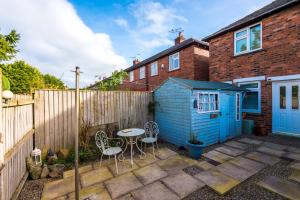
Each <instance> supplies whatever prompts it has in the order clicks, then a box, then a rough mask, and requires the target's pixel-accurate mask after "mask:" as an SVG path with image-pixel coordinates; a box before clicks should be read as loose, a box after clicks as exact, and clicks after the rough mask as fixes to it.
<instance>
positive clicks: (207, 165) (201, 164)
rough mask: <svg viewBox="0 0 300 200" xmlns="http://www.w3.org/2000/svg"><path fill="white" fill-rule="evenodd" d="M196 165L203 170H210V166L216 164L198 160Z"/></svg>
mask: <svg viewBox="0 0 300 200" xmlns="http://www.w3.org/2000/svg"><path fill="white" fill-rule="evenodd" d="M196 166H197V167H199V168H200V169H203V170H209V169H210V168H212V167H214V165H212V164H210V163H209V162H207V161H205V160H204V161H200V162H198V163H197V164H196Z"/></svg>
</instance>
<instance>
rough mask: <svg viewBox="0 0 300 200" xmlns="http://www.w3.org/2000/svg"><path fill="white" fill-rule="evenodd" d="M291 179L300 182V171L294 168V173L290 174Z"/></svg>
mask: <svg viewBox="0 0 300 200" xmlns="http://www.w3.org/2000/svg"><path fill="white" fill-rule="evenodd" d="M289 179H290V180H293V181H296V182H298V183H300V171H299V170H294V171H293V172H292V174H291V175H290V176H289ZM299 189H300V188H299Z"/></svg>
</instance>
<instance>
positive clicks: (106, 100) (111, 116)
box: [34, 90, 152, 151]
mask: <svg viewBox="0 0 300 200" xmlns="http://www.w3.org/2000/svg"><path fill="white" fill-rule="evenodd" d="M151 101H152V93H148V92H134V91H108V92H102V91H96V90H86V91H80V116H81V117H82V118H81V122H82V123H90V125H91V126H99V125H104V124H111V123H117V124H118V125H119V128H120V129H123V128H128V127H143V125H144V123H145V122H146V121H147V120H149V119H151V116H149V115H148V104H149V102H151ZM34 110H35V121H34V124H35V144H36V146H37V147H39V148H42V147H48V148H51V149H53V150H55V151H57V150H59V149H60V148H71V147H73V144H74V120H75V118H74V117H75V91H72V90H38V91H36V93H35V106H34Z"/></svg>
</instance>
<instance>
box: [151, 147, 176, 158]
mask: <svg viewBox="0 0 300 200" xmlns="http://www.w3.org/2000/svg"><path fill="white" fill-rule="evenodd" d="M176 155H178V153H176V152H175V151H172V150H171V149H169V148H166V147H165V148H161V149H158V151H157V154H156V156H157V157H158V158H159V159H161V160H164V159H167V158H170V157H172V156H176Z"/></svg>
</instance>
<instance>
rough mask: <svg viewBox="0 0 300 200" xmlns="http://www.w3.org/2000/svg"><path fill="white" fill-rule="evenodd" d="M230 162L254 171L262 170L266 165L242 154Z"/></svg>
mask: <svg viewBox="0 0 300 200" xmlns="http://www.w3.org/2000/svg"><path fill="white" fill-rule="evenodd" d="M229 162H230V163H232V164H234V165H237V166H239V167H242V168H244V169H246V170H248V171H250V172H252V173H257V172H259V171H260V170H262V169H263V168H265V167H266V165H265V164H263V163H260V162H257V161H254V160H251V159H248V158H244V157H242V156H239V157H236V158H234V159H232V160H230V161H229Z"/></svg>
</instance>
